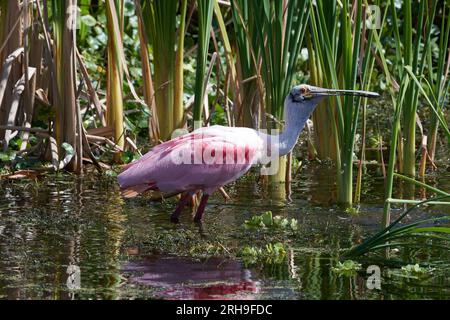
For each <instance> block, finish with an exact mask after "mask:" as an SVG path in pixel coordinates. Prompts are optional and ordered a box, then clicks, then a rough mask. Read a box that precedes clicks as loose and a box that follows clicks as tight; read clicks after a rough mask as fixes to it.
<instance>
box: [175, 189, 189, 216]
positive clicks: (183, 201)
mask: <svg viewBox="0 0 450 320" xmlns="http://www.w3.org/2000/svg"><path fill="white" fill-rule="evenodd" d="M190 199H191V193H189V192H187V193H186V194H185V195H183V196H182V197H181V199H180V201H179V202H178V205H177V208H176V209H175V211H174V212H173V213H172V215H171V216H170V221H172V222H178V217H179V216H180V214H181V211H182V210H183V208H184V207H185V206H186V205H187V204H188V202H189V200H190Z"/></svg>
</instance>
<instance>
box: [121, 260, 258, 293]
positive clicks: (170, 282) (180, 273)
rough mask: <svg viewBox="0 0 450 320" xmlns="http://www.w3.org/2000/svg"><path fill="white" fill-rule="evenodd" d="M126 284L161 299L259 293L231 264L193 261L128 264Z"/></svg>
mask: <svg viewBox="0 0 450 320" xmlns="http://www.w3.org/2000/svg"><path fill="white" fill-rule="evenodd" d="M122 271H123V272H124V273H128V274H130V275H131V276H130V277H129V281H130V282H132V283H136V284H139V285H146V286H149V287H152V288H153V289H157V293H156V296H157V297H159V298H163V299H227V298H230V299H256V298H257V294H258V292H259V291H260V284H259V282H258V281H254V280H252V272H251V271H250V270H248V269H245V268H244V267H243V266H242V264H241V263H239V262H237V261H233V260H224V259H220V258H211V259H208V260H206V261H196V260H193V259H189V258H182V257H171V256H149V257H146V258H145V259H144V260H140V261H134V262H129V263H128V264H127V265H125V266H124V268H123V270H122Z"/></svg>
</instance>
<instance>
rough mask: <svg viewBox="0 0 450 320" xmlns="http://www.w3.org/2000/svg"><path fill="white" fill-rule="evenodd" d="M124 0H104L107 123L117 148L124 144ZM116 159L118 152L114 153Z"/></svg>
mask: <svg viewBox="0 0 450 320" xmlns="http://www.w3.org/2000/svg"><path fill="white" fill-rule="evenodd" d="M123 6H124V0H106V12H107V30H108V69H107V99H106V104H107V113H106V118H107V124H108V125H109V126H111V127H113V128H114V141H115V143H116V144H117V146H118V147H119V148H122V149H123V147H124V145H125V132H124V125H123V62H122V59H121V57H122V54H123V53H122V50H123V48H122V37H123V27H124V26H123V23H124V9H123ZM115 157H116V160H119V159H120V153H116V154H115Z"/></svg>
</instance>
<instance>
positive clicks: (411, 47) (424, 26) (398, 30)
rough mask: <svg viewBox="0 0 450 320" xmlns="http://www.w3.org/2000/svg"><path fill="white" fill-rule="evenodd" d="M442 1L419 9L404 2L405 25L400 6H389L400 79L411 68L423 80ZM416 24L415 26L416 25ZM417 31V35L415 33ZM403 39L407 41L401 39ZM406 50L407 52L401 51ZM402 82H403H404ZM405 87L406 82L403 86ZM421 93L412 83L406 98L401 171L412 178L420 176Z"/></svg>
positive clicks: (406, 1)
mask: <svg viewBox="0 0 450 320" xmlns="http://www.w3.org/2000/svg"><path fill="white" fill-rule="evenodd" d="M438 2H439V1H431V0H430V1H428V0H424V1H420V3H419V4H418V5H417V4H416V3H413V2H411V1H410V0H405V1H404V2H403V7H402V10H403V23H402V24H401V23H400V22H399V21H398V17H397V10H396V7H395V6H396V3H395V1H393V0H391V1H390V3H389V6H390V10H391V15H392V18H393V23H392V25H393V29H394V30H393V32H394V37H395V42H396V47H397V48H398V49H397V54H396V59H397V61H396V63H395V66H396V69H397V70H396V72H395V74H396V75H398V77H399V78H400V79H402V78H403V77H405V76H406V71H405V70H404V68H403V66H411V68H412V71H413V73H414V74H415V75H416V76H419V77H420V76H422V75H423V74H424V71H425V65H426V64H425V58H426V52H427V51H428V50H429V47H430V43H431V42H430V37H431V32H432V28H433V22H434V17H435V15H436V12H437V4H438ZM413 20H414V22H415V25H414V23H413ZM414 27H415V31H416V32H414ZM401 35H403V39H402V38H401ZM402 48H403V51H401V50H402ZM400 82H403V81H402V80H400ZM403 83H404V82H403ZM418 98H419V90H418V88H417V86H415V85H414V84H412V83H410V84H409V86H408V89H407V92H406V94H405V101H404V106H403V111H402V124H403V131H402V140H401V141H402V142H403V146H401V148H402V153H403V154H402V158H401V160H402V164H401V171H402V172H403V173H404V174H406V175H408V176H415V174H416V112H417V109H418V105H419V100H418Z"/></svg>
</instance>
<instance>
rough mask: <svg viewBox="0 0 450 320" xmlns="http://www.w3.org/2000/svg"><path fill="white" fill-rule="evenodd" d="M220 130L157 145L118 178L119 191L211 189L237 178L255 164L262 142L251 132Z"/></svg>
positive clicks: (214, 129)
mask: <svg viewBox="0 0 450 320" xmlns="http://www.w3.org/2000/svg"><path fill="white" fill-rule="evenodd" d="M223 128H227V127H219V126H213V127H209V128H205V129H203V130H196V131H194V132H192V133H190V134H188V135H184V136H181V137H179V138H176V139H173V140H170V141H168V142H166V143H163V144H161V145H159V146H157V147H156V148H154V149H152V150H151V151H150V152H148V153H147V154H145V155H144V156H143V157H142V158H141V159H139V160H138V161H136V162H134V163H133V164H132V165H131V166H129V167H128V168H127V169H126V170H125V171H124V172H122V173H121V174H120V175H119V177H118V180H119V184H120V186H121V188H122V189H126V188H130V187H134V186H140V187H139V189H145V186H148V185H155V186H156V187H157V188H158V189H160V190H161V191H165V192H174V191H177V190H178V191H184V190H192V189H211V190H215V189H216V188H217V187H219V186H222V185H224V184H227V183H229V182H230V181H233V180H235V179H237V178H238V177H240V176H241V175H243V174H244V173H245V172H247V171H248V170H249V168H250V167H251V165H252V164H254V163H256V162H257V160H258V159H259V157H260V152H261V150H262V146H263V143H262V140H261V138H260V137H259V136H258V134H257V133H256V131H254V130H251V129H248V128H227V129H226V130H223ZM229 129H232V130H229ZM147 188H148V187H147ZM138 192H142V191H138Z"/></svg>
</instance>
